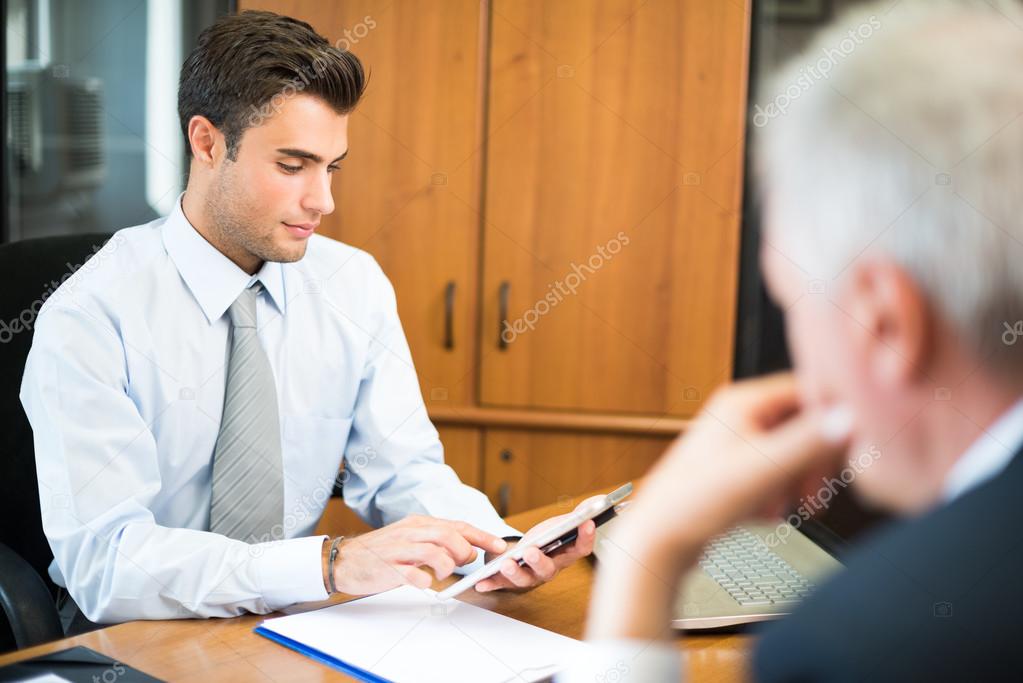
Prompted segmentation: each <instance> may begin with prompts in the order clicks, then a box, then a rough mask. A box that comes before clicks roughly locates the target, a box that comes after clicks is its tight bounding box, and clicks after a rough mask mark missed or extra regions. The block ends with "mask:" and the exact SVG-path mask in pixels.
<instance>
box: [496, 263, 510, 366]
mask: <svg viewBox="0 0 1023 683" xmlns="http://www.w3.org/2000/svg"><path fill="white" fill-rule="evenodd" d="M510 291H511V283H509V282H508V281H507V280H503V281H502V282H501V286H500V287H499V288H498V290H497V317H498V321H497V350H498V351H505V350H507V348H508V342H507V341H506V340H505V338H504V329H505V327H507V325H508V293H509V292H510Z"/></svg>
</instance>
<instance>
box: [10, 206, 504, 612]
mask: <svg viewBox="0 0 1023 683" xmlns="http://www.w3.org/2000/svg"><path fill="white" fill-rule="evenodd" d="M254 280H260V281H261V282H262V284H263V286H264V288H265V290H264V291H263V292H262V293H261V294H260V296H259V299H258V301H257V310H256V315H257V325H258V334H259V338H260V341H261V343H262V344H263V347H264V348H265V349H266V352H267V356H268V357H269V359H270V365H271V367H272V369H273V373H274V378H275V381H276V386H277V401H278V405H279V410H280V421H281V440H282V454H283V462H284V478H285V485H284V518H283V520H282V525H281V527H280V528H279V529H275V530H274V536H273V538H274V539H280V540H269V541H267V542H265V543H258V544H247V543H244V542H241V541H236V540H231V539H228V538H226V537H224V536H220V535H218V534H213V533H210V532H209V531H208V529H209V508H210V492H211V483H210V482H211V479H210V477H211V470H212V457H213V449H214V445H215V442H216V438H217V433H218V431H219V428H220V418H221V412H222V409H223V402H224V389H225V383H226V378H227V352H228V328H229V318H228V316H227V315H226V312H227V309H228V307H229V306H230V305H231V303H232V302H233V301H234V300H235V299H236V298H237V297H238V295H239V294H240V293H241V292H242V290H244V289H245V288H246V287H248V286H249V285H250V284H251V283H252V282H253V281H254ZM21 401H22V404H23V405H24V408H25V412H26V413H27V415H28V418H29V420H30V422H31V423H32V430H33V433H34V440H35V452H36V465H37V470H38V476H39V491H40V504H41V508H42V519H43V528H44V531H45V532H46V536H47V538H48V539H49V542H50V547H51V548H52V549H53V553H54V561H53V563H52V564H51V566H50V575H51V577H52V578H53V579H54V581H55V582H56V583H58V584H60V585H64V586H67V588H68V591H69V592H70V594H71V596H72V597H73V598H74V599H75V601H76V602H77V603H78V606H79V608H80V609H81V610H82V612H83V613H84V614H85V616H86V617H88V618H89V619H91V620H93V621H97V622H104V623H106V622H117V621H125V620H130V619H167V618H175V617H208V616H233V615H237V614H241V613H243V612H245V611H250V612H257V613H266V612H270V611H273V610H275V609H279V608H281V607H283V606H285V605H289V604H292V603H296V602H304V601H311V600H322V599H325V598H326V597H327V594H326V591H325V590H324V587H323V577H322V570H321V549H322V541H323V538H324V537H323V536H310V534H312V533H313V531H314V529H315V527H316V524H317V522H318V521H319V519H320V517H321V514H322V512H323V510H324V507H325V505H326V502H327V499H328V498H329V496H330V493H331V490H332V488H333V485H334V480H335V477H336V476H337V473H338V468H339V466H340V465H341V463H342V459H343V460H344V463H345V474H344V475H343V476H344V487H343V488H344V500H345V503H346V504H347V505H348V506H350V507H351V508H352V509H354V510H355V511H356V512H357V513H358V514H359V516H360V517H362V518H363V519H364V520H366V521H367V522H369V523H370V524H372V525H373V526H381V525H384V524H389V523H391V522H394V521H397V520H400V519H402V518H404V517H406V516H407V515H410V514H424V515H430V516H434V517H440V518H445V519H457V520H463V521H466V522H469V523H470V524H473V525H475V526H478V527H480V528H482V529H484V530H486V531H489V532H491V533H493V534H496V535H497V536H508V535H515V534H519V533H520V532H518V531H516V530H515V529H514V528H512V527H510V526H508V525H507V524H505V523H504V521H503V520H502V519H501V518H500V516H499V515H498V514H497V512H496V511H495V510H494V508H493V506H492V505H491V504H490V502H489V500H488V499H487V498H486V496H484V495H483V494H482V493H480V492H479V491H477V490H475V489H473V488H471V487H469V486H467V485H465V484H463V483H461V482H460V481H459V480H458V477H457V475H456V474H455V473H454V471H453V470H452V469H451V468H450V467H448V466H447V465H445V464H444V461H443V449H442V446H441V443H440V440H439V438H438V434H437V431H436V429H434V427H433V425H432V424H431V423H430V420H429V418H428V416H427V413H426V408H425V406H424V404H423V400H422V395H421V393H420V390H419V384H418V380H417V377H416V372H415V369H414V368H413V366H412V358H411V354H410V353H409V348H408V344H407V342H406V340H405V335H404V333H403V331H402V328H401V323H400V321H399V320H398V313H397V307H396V303H395V298H394V290H393V288H392V287H391V284H390V282H388V280H387V278H386V276H385V275H384V274H383V272H382V271H381V269H380V267H379V266H378V265H377V263H376V261H374V259H373V258H372V257H371V256H369V255H368V254H366V253H365V252H363V251H360V250H358V249H356V248H354V247H351V246H348V245H345V244H342V243H340V242H336V241H334V240H331V239H328V238H326V237H323V236H320V235H313V236H312V237H311V238H309V244H308V250H307V252H306V255H305V257H304V258H303V259H302V260H300V261H298V262H295V263H288V264H281V263H269V262H268V263H265V264H264V265H263V267H262V269H261V270H260V271H259V272H258V273H256V274H255V275H254V276H250V275H248V274H247V273H245V272H244V271H242V270H241V269H240V268H238V267H237V266H236V265H235V264H234V263H233V262H232V261H231V260H229V259H228V258H227V257H225V256H224V255H223V254H221V253H220V252H219V251H218V250H217V249H216V248H214V247H213V246H212V245H210V244H209V243H208V242H207V241H206V240H205V239H204V238H203V237H202V236H201V235H200V234H199V233H198V232H197V231H196V230H195V229H194V228H193V227H192V226H191V224H189V222H188V221H187V219H186V218H185V215H184V213H183V212H182V209H181V198H180V197H179V198H178V203H177V206H176V208H175V209H174V211H173V212H172V213H171V214H170V215H169V216H168V217H166V218H162V219H158V220H155V221H153V222H151V223H148V224H146V225H141V226H136V227H132V228H126V229H124V230H120V231H118V232H117V233H115V234H114V236H113V237H112V238H111V239H110V241H109V242H108V243H107V244H106V245H105V246H104V247H103V249H101V250H100V251H99V252H97V253H96V255H95V256H94V257H93V258H92V259H90V260H89V261H88V262H87V263H86V264H85V265H84V266H83V267H82V268H81V269H79V270H78V271H77V272H76V273H75V274H74V276H72V277H71V278H69V279H68V280H67V281H66V282H64V284H63V285H61V287H60V288H59V289H58V290H57V291H56V292H54V293H53V295H52V296H50V297H49V299H47V301H46V303H45V304H44V306H43V308H42V310H41V312H40V315H39V317H38V319H37V322H36V330H35V336H34V339H33V343H32V349H31V352H30V353H29V357H28V361H27V365H26V368H25V375H24V378H23V382H22V387H21ZM338 531H339V532H340V531H342V530H338ZM479 562H480V558H477V560H476V562H474V563H473V564H471V565H466V567H463V568H462V569H461V571H467V570H469V569H472V568H474V567H475V566H477V565H478V563H479Z"/></svg>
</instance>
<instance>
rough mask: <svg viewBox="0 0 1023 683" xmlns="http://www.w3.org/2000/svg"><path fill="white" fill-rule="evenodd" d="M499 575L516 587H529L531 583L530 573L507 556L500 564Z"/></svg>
mask: <svg viewBox="0 0 1023 683" xmlns="http://www.w3.org/2000/svg"><path fill="white" fill-rule="evenodd" d="M501 575H502V576H503V577H504V578H506V579H508V581H510V582H511V583H512V584H513V585H514V586H516V587H517V588H529V587H530V586H531V585H533V576H532V573H531V572H529V571H526V570H525V569H523V568H522V567H520V566H519V565H518V563H517V562H516V561H515V560H513V559H511V558H508V559H507V560H505V561H504V562H503V563H502V564H501Z"/></svg>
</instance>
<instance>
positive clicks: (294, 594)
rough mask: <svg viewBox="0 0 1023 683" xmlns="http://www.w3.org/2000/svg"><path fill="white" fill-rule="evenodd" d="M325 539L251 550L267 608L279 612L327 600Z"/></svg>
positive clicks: (274, 543) (273, 543) (291, 541)
mask: <svg viewBox="0 0 1023 683" xmlns="http://www.w3.org/2000/svg"><path fill="white" fill-rule="evenodd" d="M325 538H327V537H326V536H309V537H306V538H292V539H288V540H285V541H269V542H267V543H254V544H252V545H250V546H249V552H250V553H252V554H253V557H254V558H255V562H256V573H257V576H259V585H260V588H261V590H262V592H263V601H264V602H265V603H266V604H267V607H269V608H270V609H271V610H278V609H281V608H282V607H287V606H288V605H294V604H295V603H297V602H314V601H319V600H326V599H327V597H328V596H327V589H326V588H324V587H323V539H325Z"/></svg>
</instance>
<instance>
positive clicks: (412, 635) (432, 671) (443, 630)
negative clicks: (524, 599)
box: [262, 586, 589, 683]
mask: <svg viewBox="0 0 1023 683" xmlns="http://www.w3.org/2000/svg"><path fill="white" fill-rule="evenodd" d="M552 609H557V606H556V605H552ZM262 626H263V627H264V628H266V629H268V630H270V631H273V632H275V633H278V634H280V635H283V636H285V637H287V638H290V639H292V640H294V641H297V642H299V643H302V644H303V645H306V646H308V647H311V648H314V649H316V650H319V651H320V652H321V653H323V654H325V655H328V656H330V657H334V658H336V659H339V660H341V661H343V662H346V663H348V664H350V665H353V666H357V667H359V668H360V669H364V670H366V671H369V672H371V673H373V674H374V675H376V676H380V677H383V678H386V679H388V680H391V681H396V682H397V683H406V682H412V681H415V682H417V683H418V682H420V681H422V682H424V683H430V682H434V681H435V682H437V683H458V682H459V681H466V682H467V683H499V682H504V681H516V682H517V683H518V682H522V683H525V682H527V681H537V680H543V679H545V678H547V677H549V676H551V675H552V674H553V673H555V672H556V671H557V670H559V669H560V668H562V667H563V666H564V665H565V664H566V663H567V662H568V661H569V660H570V659H571V658H572V657H574V656H579V654H580V652H581V650H583V649H585V648H587V647H589V646H588V645H586V644H585V643H582V642H580V641H578V640H575V639H573V638H568V637H566V636H562V635H560V634H557V633H553V632H551V631H547V630H544V629H541V628H537V627H536V626H531V625H529V624H526V623H523V622H521V621H517V620H515V619H511V618H509V617H506V616H503V615H500V614H497V613H495V612H491V611H489V610H486V609H483V608H481V607H476V606H474V605H470V604H468V603H465V602H461V601H459V600H446V601H443V602H442V601H440V600H438V599H437V598H436V593H435V592H434V591H431V590H426V591H422V590H419V589H417V588H413V587H411V586H402V587H401V588H395V589H394V590H391V591H387V592H386V593H380V594H378V595H373V596H370V597H368V598H361V599H359V600H354V601H352V602H347V603H344V604H342V605H335V606H333V607H327V608H324V609H320V610H316V611H313V612H306V613H304V614H293V615H291V616H287V617H278V618H276V619H267V620H266V621H264V622H263V624H262Z"/></svg>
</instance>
